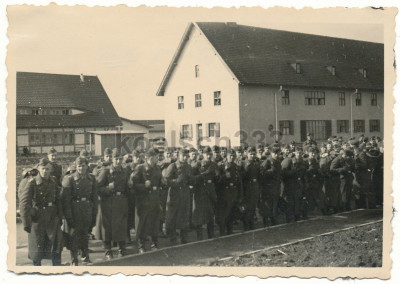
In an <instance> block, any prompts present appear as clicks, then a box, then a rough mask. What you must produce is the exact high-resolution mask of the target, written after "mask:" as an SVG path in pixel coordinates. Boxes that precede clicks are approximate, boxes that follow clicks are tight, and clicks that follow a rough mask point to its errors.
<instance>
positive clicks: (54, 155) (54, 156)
mask: <svg viewBox="0 0 400 284" xmlns="http://www.w3.org/2000/svg"><path fill="white" fill-rule="evenodd" d="M47 158H48V159H49V161H50V162H54V161H55V160H56V158H57V154H56V153H52V154H48V155H47Z"/></svg>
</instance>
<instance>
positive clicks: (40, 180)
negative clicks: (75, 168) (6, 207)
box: [18, 158, 63, 266]
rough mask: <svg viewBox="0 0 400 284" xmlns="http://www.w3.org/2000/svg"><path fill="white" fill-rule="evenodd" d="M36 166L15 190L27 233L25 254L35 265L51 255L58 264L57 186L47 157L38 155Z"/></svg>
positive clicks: (58, 201)
mask: <svg viewBox="0 0 400 284" xmlns="http://www.w3.org/2000/svg"><path fill="white" fill-rule="evenodd" d="M37 170H38V174H37V175H36V176H34V177H30V178H29V180H28V181H27V182H26V183H24V184H23V186H21V187H20V188H19V193H18V197H19V201H20V203H19V206H20V213H21V219H22V224H23V226H24V230H25V231H26V232H27V233H28V242H29V245H28V246H29V252H28V257H29V259H31V260H32V261H33V265H35V266H40V265H41V261H42V259H51V260H52V263H53V265H54V266H58V265H61V251H62V244H63V240H62V232H61V219H62V207H61V201H60V188H59V187H58V183H57V180H56V178H55V177H53V176H50V171H51V166H50V163H49V160H47V159H46V158H43V159H41V160H40V161H39V164H38V165H37Z"/></svg>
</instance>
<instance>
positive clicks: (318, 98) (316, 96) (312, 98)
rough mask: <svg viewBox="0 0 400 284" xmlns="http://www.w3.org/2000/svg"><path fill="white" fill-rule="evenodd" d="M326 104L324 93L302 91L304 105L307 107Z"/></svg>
mask: <svg viewBox="0 0 400 284" xmlns="http://www.w3.org/2000/svg"><path fill="white" fill-rule="evenodd" d="M325 103H326V99H325V91H304V104H305V105H308V106H323V105H325Z"/></svg>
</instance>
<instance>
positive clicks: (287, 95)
mask: <svg viewBox="0 0 400 284" xmlns="http://www.w3.org/2000/svg"><path fill="white" fill-rule="evenodd" d="M281 100H282V105H290V92H289V90H283V91H282V97H281Z"/></svg>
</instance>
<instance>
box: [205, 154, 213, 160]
mask: <svg viewBox="0 0 400 284" xmlns="http://www.w3.org/2000/svg"><path fill="white" fill-rule="evenodd" d="M211 155H212V154H211V153H206V154H204V155H203V156H204V160H206V161H209V160H211Z"/></svg>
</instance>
